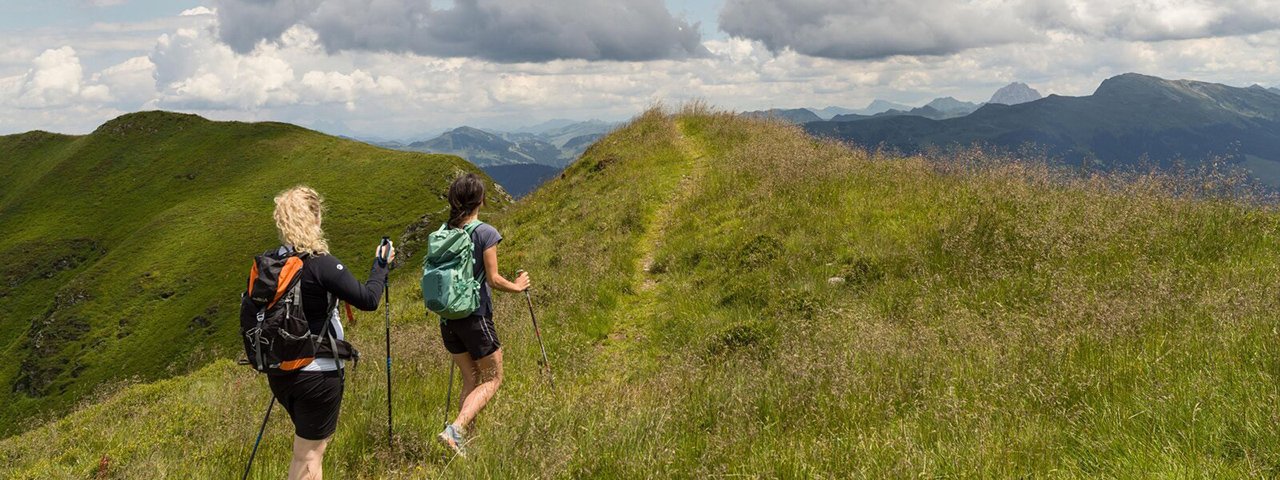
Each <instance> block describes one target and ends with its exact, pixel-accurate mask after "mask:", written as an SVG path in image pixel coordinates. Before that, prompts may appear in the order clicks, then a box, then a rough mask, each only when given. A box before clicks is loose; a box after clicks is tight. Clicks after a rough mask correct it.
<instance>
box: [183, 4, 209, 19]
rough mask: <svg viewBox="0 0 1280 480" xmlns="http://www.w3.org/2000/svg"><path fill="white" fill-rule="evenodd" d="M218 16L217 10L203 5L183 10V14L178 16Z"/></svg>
mask: <svg viewBox="0 0 1280 480" xmlns="http://www.w3.org/2000/svg"><path fill="white" fill-rule="evenodd" d="M217 14H218V12H217V10H214V9H212V8H209V7H206V6H203V5H201V6H199V7H196V8H188V9H186V10H183V11H182V13H179V14H178V16H180V17H194V16H200V15H217Z"/></svg>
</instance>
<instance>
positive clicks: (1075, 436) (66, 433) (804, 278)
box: [0, 108, 1280, 478]
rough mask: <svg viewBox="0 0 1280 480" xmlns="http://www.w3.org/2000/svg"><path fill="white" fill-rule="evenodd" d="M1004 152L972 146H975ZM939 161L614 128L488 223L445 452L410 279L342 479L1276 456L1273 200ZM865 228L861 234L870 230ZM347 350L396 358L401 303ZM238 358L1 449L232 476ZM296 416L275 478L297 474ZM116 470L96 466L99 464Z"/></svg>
mask: <svg viewBox="0 0 1280 480" xmlns="http://www.w3.org/2000/svg"><path fill="white" fill-rule="evenodd" d="M979 160H980V159H979ZM963 165H964V164H931V163H927V162H926V161H924V160H922V159H919V158H916V159H902V158H893V157H881V156H873V155H871V154H868V153H867V152H864V151H859V150H849V149H846V148H845V147H843V146H840V145H836V144H833V143H827V142H819V141H814V140H813V139H812V138H811V137H808V136H806V135H803V134H802V132H801V131H800V129H798V128H795V127H790V126H785V125H782V124H780V123H778V122H768V121H758V120H750V119H743V118H740V117H737V116H734V115H727V114H718V113H715V112H708V111H706V110H702V109H698V108H689V109H687V110H686V111H685V112H683V114H681V115H679V116H669V115H664V114H662V113H661V112H656V111H655V112H649V113H647V114H645V115H643V116H641V117H640V118H638V119H636V120H635V121H633V122H632V123H631V124H630V125H628V126H627V127H625V128H622V129H620V130H618V131H616V132H614V133H611V134H610V135H608V136H606V137H605V138H604V139H602V140H601V141H600V142H598V143H596V144H595V145H594V146H593V147H591V148H590V149H589V150H588V152H587V153H586V155H585V156H584V158H583V159H582V160H581V161H579V162H578V163H576V164H574V165H573V166H571V167H570V168H569V169H568V170H567V171H566V172H565V176H564V177H563V178H559V179H556V180H552V181H551V182H549V183H548V184H547V185H546V186H545V187H544V188H542V189H539V190H538V191H536V192H534V193H533V194H531V195H530V196H529V197H528V198H527V199H526V200H524V201H522V202H520V203H518V204H516V205H514V206H512V207H511V208H509V209H508V210H506V211H504V212H500V213H496V214H493V213H487V214H486V216H485V218H486V220H487V221H489V222H491V223H493V224H494V225H496V226H497V227H498V228H499V229H501V230H502V232H503V234H504V236H505V237H506V240H504V242H503V244H502V247H501V249H502V250H501V251H502V253H501V258H502V261H503V264H502V265H503V269H504V271H507V272H510V271H514V270H515V269H516V268H525V269H528V270H530V271H532V272H533V275H534V284H535V285H536V290H535V291H534V292H533V301H534V304H535V306H536V308H537V313H538V319H539V321H540V323H541V324H542V327H543V336H544V337H545V339H546V341H547V348H548V350H549V353H550V356H551V361H552V364H553V366H554V368H555V375H556V377H555V378H556V385H557V388H556V389H551V388H550V387H548V386H547V383H546V381H545V379H544V378H543V377H542V376H541V375H540V373H539V371H540V368H539V365H538V363H537V360H536V359H537V358H538V346H537V342H536V341H535V340H534V338H533V334H532V332H531V331H530V327H529V322H528V318H527V317H526V316H525V315H526V313H525V312H526V310H525V305H524V304H523V301H524V299H523V298H521V297H520V296H517V295H499V296H498V297H497V298H496V300H497V305H496V306H497V310H496V311H497V316H496V319H497V323H498V330H499V334H500V335H501V336H502V340H503V344H504V350H505V358H506V362H507V364H506V374H505V375H506V376H505V382H504V384H503V389H502V390H501V393H499V394H498V396H497V397H496V400H495V401H494V403H493V404H491V405H490V406H489V407H488V408H487V409H486V410H485V412H484V413H482V414H481V415H480V418H479V421H478V423H477V425H476V426H475V428H474V429H473V430H472V433H474V434H475V435H476V436H475V437H474V440H473V442H472V444H471V445H470V447H469V448H470V456H469V457H468V458H466V459H453V460H445V459H442V458H441V455H440V453H441V451H440V450H439V449H438V448H437V447H436V446H435V445H434V443H433V441H432V436H433V435H434V434H435V433H436V432H437V431H438V429H439V428H440V418H441V417H442V415H443V413H444V412H442V405H441V403H442V402H443V400H444V398H443V393H444V392H443V390H444V389H445V382H446V378H447V376H448V369H447V368H446V364H445V358H446V357H445V353H444V352H443V349H442V348H441V347H440V344H439V341H438V338H437V336H436V335H438V333H437V332H438V327H437V325H436V323H435V320H434V319H430V318H424V315H423V312H422V307H421V303H420V298H417V297H416V295H417V294H418V292H416V291H415V290H416V288H415V287H414V285H416V283H417V278H416V274H417V273H418V272H415V271H414V269H413V268H404V269H400V270H397V271H396V272H395V274H394V278H393V285H392V294H393V300H392V307H391V314H392V318H393V323H394V326H393V328H394V332H395V334H394V337H393V341H394V345H393V347H392V348H393V351H394V352H395V355H396V361H395V364H394V365H395V371H394V373H395V379H394V382H395V385H396V390H395V392H396V393H395V409H396V410H395V411H396V417H395V418H396V432H397V433H396V435H397V438H396V446H395V448H394V449H389V448H388V447H387V446H386V444H385V440H386V439H385V437H383V434H384V430H383V427H384V426H385V423H384V422H385V421H386V417H385V416H383V415H384V414H382V413H381V412H383V411H384V408H385V405H384V404H383V403H382V402H383V401H384V397H383V395H384V394H385V386H384V384H383V379H382V375H383V370H382V369H381V368H380V367H381V365H377V364H376V362H374V363H375V364H374V365H371V366H360V367H358V368H357V369H355V370H354V371H352V372H351V373H350V374H349V375H348V382H349V383H348V387H347V388H348V393H347V395H348V396H347V398H346V399H345V400H344V406H343V417H342V421H341V423H340V425H339V429H338V433H337V436H336V437H335V439H334V441H333V443H332V444H331V446H330V447H329V450H328V454H327V456H326V465H325V469H326V471H327V473H328V474H329V475H331V476H335V477H339V478H433V477H438V476H447V477H457V478H486V477H487V478H529V477H602V478H644V477H662V478H668V477H677V478H684V477H714V476H761V477H796V478H802V477H826V476H866V477H873V478H882V477H902V476H927V477H959V478H975V477H977V478H990V477H1038V476H1061V477H1119V478H1128V477H1148V476H1157V477H1159V476H1169V477H1182V476H1194V477H1210V478H1220V477H1238V476H1245V475H1255V476H1267V475H1268V474H1269V473H1271V472H1273V468H1274V467H1272V465H1276V464H1277V461H1280V433H1278V432H1277V431H1276V429H1274V428H1269V427H1268V425H1269V423H1268V422H1269V421H1270V419H1272V418H1275V417H1276V416H1277V415H1280V403H1277V402H1275V401H1273V396H1274V382H1275V377H1276V376H1277V375H1280V371H1277V368H1276V365H1277V362H1276V358H1277V355H1278V352H1277V351H1276V349H1275V347H1274V346H1273V344H1274V343H1275V342H1273V341H1271V337H1272V336H1273V328H1274V327H1273V325H1274V322H1273V318H1272V317H1273V312H1274V311H1276V309H1277V308H1280V295H1278V294H1280V287H1277V285H1280V281H1278V280H1280V239H1277V237H1276V236H1275V235H1274V234H1273V231H1274V230H1275V229H1276V228H1278V227H1280V216H1277V214H1276V213H1275V212H1274V211H1265V210H1257V209H1254V208H1250V207H1246V206H1242V205H1241V204H1237V203H1233V202H1230V201H1222V200H1191V199H1185V198H1177V197H1173V196H1170V195H1169V194H1166V193H1164V191H1163V190H1161V189H1159V188H1158V187H1155V186H1156V185H1160V184H1162V183H1163V182H1164V181H1165V180H1167V179H1163V180H1162V179H1159V178H1152V179H1147V180H1144V181H1138V182H1135V183H1132V184H1130V183H1124V182H1118V181H1116V182H1113V181H1109V180H1107V179H1105V178H1101V177H1094V178H1090V179H1085V180H1061V181H1059V182H1055V181H1054V180H1053V179H1054V178H1057V177H1055V176H1054V175H1053V172H1050V171H1045V170H1041V169H1038V168H1039V167H1035V166H1034V165H1024V164H1010V165H1003V166H1002V165H1000V164H993V163H980V162H978V165H976V166H973V167H972V168H965V167H963ZM850 232H855V233H856V234H853V235H851V234H850ZM358 320H359V321H358V322H357V323H356V324H355V325H353V326H352V329H351V332H350V333H351V337H352V339H353V341H354V342H356V344H357V345H360V346H366V348H367V350H366V352H367V354H371V355H374V356H376V355H377V353H378V352H377V349H374V348H371V347H368V346H370V345H380V343H381V341H382V337H381V336H382V325H381V312H378V313H372V314H362V315H360V317H359V319H358ZM264 384H265V382H264V381H263V379H261V378H259V377H257V376H255V375H254V374H252V373H251V372H249V371H248V370H247V369H246V368H244V367H237V366H235V365H232V364H231V362H230V360H220V361H218V362H215V363H214V364H212V365H210V366H209V367H206V368H204V369H202V370H200V371H198V372H197V373H195V374H192V375H189V376H184V377H180V378H175V379H172V380H167V381H163V382H159V383H156V384H149V385H138V386H133V387H129V388H127V389H124V390H122V391H121V392H119V393H117V394H114V395H110V396H107V397H106V398H104V399H103V400H102V401H101V402H99V403H97V404H95V405H91V406H87V407H85V408H84V409H82V410H79V411H77V412H76V413H74V414H72V415H70V416H68V417H66V418H64V419H61V420H58V421H56V422H52V423H50V424H48V425H46V426H44V427H42V428H39V429H37V430H33V431H31V432H28V433H26V434H23V435H21V436H18V437H14V438H10V439H6V440H3V441H0V458H4V459H6V461H5V462H4V463H3V464H0V476H11V477H18V478H27V477H39V478H46V477H68V476H79V477H84V476H89V475H92V474H95V473H96V472H97V471H98V469H99V468H104V469H105V473H104V475H107V476H118V477H127V478H148V477H155V476H162V475H164V476H173V477H196V478H225V477H230V476H234V475H238V474H239V471H240V468H242V465H243V464H242V463H241V462H243V460H244V459H245V458H246V457H247V455H248V450H249V447H250V446H251V444H252V441H253V439H254V435H255V433H256V429H257V426H258V423H257V422H258V421H260V420H261V410H262V408H264V407H265V405H264V403H265V401H266V399H267V398H268V393H267V390H266V388H265V386H264ZM281 417H282V416H279V415H278V416H275V417H273V418H272V420H271V423H270V427H269V429H268V435H267V437H266V438H265V439H264V441H263V449H262V451H260V452H259V463H258V464H257V465H256V466H255V474H256V475H258V476H259V478H278V477H280V476H282V475H283V472H284V468H285V460H286V459H287V458H288V455H289V453H288V448H289V447H288V445H289V443H288V442H289V438H290V437H289V435H290V429H289V427H288V426H287V420H285V419H283V418H281ZM104 462H105V463H106V465H107V466H106V467H99V465H102V464H103V463H104Z"/></svg>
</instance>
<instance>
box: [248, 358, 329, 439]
mask: <svg viewBox="0 0 1280 480" xmlns="http://www.w3.org/2000/svg"><path fill="white" fill-rule="evenodd" d="M267 382H268V383H270V384H271V393H274V394H275V395H276V400H278V401H279V402H280V406H282V407H284V409H285V411H287V412H289V418H290V419H292V420H293V432H294V434H296V435H297V436H299V437H302V438H304V439H306V440H324V439H326V438H329V437H331V436H333V432H334V431H336V430H337V429H338V409H339V407H341V406H342V390H343V385H342V383H343V382H342V371H341V370H333V371H330V372H296V373H286V374H284V375H268V376H267Z"/></svg>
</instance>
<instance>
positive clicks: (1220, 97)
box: [805, 74, 1280, 186]
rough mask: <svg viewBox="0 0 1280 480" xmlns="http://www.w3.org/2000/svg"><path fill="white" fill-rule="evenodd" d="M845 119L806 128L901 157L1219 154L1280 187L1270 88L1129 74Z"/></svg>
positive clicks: (1279, 111) (1276, 105) (1083, 158)
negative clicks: (1075, 87) (1007, 100)
mask: <svg viewBox="0 0 1280 480" xmlns="http://www.w3.org/2000/svg"><path fill="white" fill-rule="evenodd" d="M1019 90H1020V89H1019ZM1006 93H1017V92H1016V91H1013V92H1006ZM1023 93H1026V92H1023ZM997 96H1000V95H999V94H997ZM1024 97H1025V95H1024ZM840 120H841V117H839V116H837V117H835V118H834V119H833V121H822V122H810V123H807V124H805V129H806V130H808V131H809V132H811V133H813V134H815V135H819V136H825V137H834V138H839V139H842V140H846V141H852V142H855V143H859V144H862V145H867V146H881V145H883V146H888V147H892V148H896V149H899V150H902V151H905V152H917V151H920V150H922V149H925V148H929V147H944V148H945V147H950V146H966V145H972V144H975V143H982V144H989V145H994V146H998V147H1006V148H1018V147H1021V146H1024V145H1026V144H1035V145H1039V146H1040V147H1043V148H1045V149H1046V151H1047V153H1049V154H1050V155H1052V156H1055V157H1059V158H1062V159H1064V160H1065V161H1068V162H1072V163H1076V164H1079V163H1080V162H1087V163H1090V164H1093V165H1096V166H1100V167H1108V166H1120V165H1135V164H1137V163H1139V162H1142V161H1149V162H1153V163H1155V164H1157V165H1161V166H1171V165H1173V164H1174V163H1175V162H1178V161H1184V162H1187V163H1192V164H1194V163H1197V162H1202V161H1205V160H1206V159H1208V158H1211V157H1214V156H1218V157H1221V158H1226V159H1228V160H1229V161H1232V162H1235V163H1237V164H1238V165H1241V166H1243V167H1245V168H1247V169H1248V170H1249V171H1251V172H1252V173H1253V174H1254V176H1255V177H1257V178H1258V179H1260V180H1262V181H1263V182H1265V183H1267V184H1270V185H1272V186H1280V91H1277V90H1276V89H1274V88H1271V89H1268V88H1263V87H1259V86H1254V87H1247V88H1239V87H1230V86H1227V85H1220V84H1215V83H1206V82H1196V81H1188V80H1164V79H1161V78H1157V77H1151V76H1146V75H1139V74H1125V75H1120V76H1117V77H1113V78H1110V79H1107V80H1106V81H1104V82H1102V84H1101V85H1100V86H1099V87H1098V89H1097V90H1096V91H1095V92H1094V93H1093V95H1089V96H1083V97H1064V96H1059V95H1050V96H1049V97H1046V98H1042V99H1039V100H1034V101H1029V102H1024V103H1019V104H1016V105H1002V104H999V103H997V102H991V103H988V104H986V105H983V106H982V107H981V108H978V109H977V110H976V111H974V112H973V113H970V114H968V115H965V116H961V117H954V118H948V119H935V118H932V117H930V116H929V115H912V114H901V115H884V114H882V115H878V116H874V117H869V118H866V117H864V118H849V119H847V120H846V121H840ZM1144 159H1145V160H1144Z"/></svg>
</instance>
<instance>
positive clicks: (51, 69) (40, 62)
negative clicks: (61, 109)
mask: <svg viewBox="0 0 1280 480" xmlns="http://www.w3.org/2000/svg"><path fill="white" fill-rule="evenodd" d="M31 63H32V66H31V69H30V70H28V71H27V73H26V75H23V76H22V77H21V78H20V79H18V80H17V81H16V82H14V81H11V85H14V86H11V87H10V88H11V89H13V90H14V96H15V98H14V100H13V101H14V104H15V105H17V106H19V107H24V108H47V107H57V106H64V105H68V104H71V103H73V102H75V101H77V100H81V99H82V98H81V96H80V94H81V90H82V88H81V87H82V84H83V82H84V69H83V68H81V66H80V58H79V57H77V56H76V51H75V49H73V48H71V47H61V48H56V49H49V50H45V51H44V52H43V53H41V54H40V55H39V56H37V57H36V58H35V59H34V60H32V62H31ZM88 93H89V96H90V98H89V99H93V100H101V99H102V98H105V95H104V94H105V92H103V91H102V90H101V89H93V90H92V91H89V92H88ZM86 100H88V99H86Z"/></svg>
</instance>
